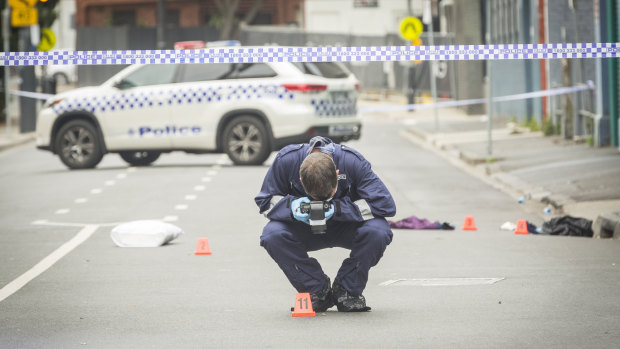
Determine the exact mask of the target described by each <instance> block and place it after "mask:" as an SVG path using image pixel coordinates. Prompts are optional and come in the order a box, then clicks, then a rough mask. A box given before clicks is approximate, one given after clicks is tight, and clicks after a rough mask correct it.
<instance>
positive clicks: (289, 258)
mask: <svg viewBox="0 0 620 349" xmlns="http://www.w3.org/2000/svg"><path fill="white" fill-rule="evenodd" d="M326 145H329V146H330V147H332V146H333V150H334V156H333V159H334V163H335V164H336V169H338V170H339V174H338V190H337V191H336V195H335V196H334V199H333V200H332V203H333V205H334V209H335V213H334V215H333V217H332V218H331V219H329V220H328V221H327V230H326V233H325V234H313V233H312V232H311V230H310V226H309V225H308V224H306V223H303V222H300V221H298V220H296V219H295V218H293V216H292V213H291V208H290V204H291V201H292V200H295V199H296V198H299V197H309V195H308V194H307V193H306V192H305V191H304V188H303V186H302V185H301V180H300V178H299V167H300V166H301V163H302V162H303V160H304V159H305V158H306V156H308V155H309V154H310V153H311V151H312V150H313V149H314V148H315V147H317V146H326ZM255 201H256V204H257V205H258V206H259V208H260V212H261V213H262V214H264V215H265V216H266V217H267V218H269V220H270V222H269V223H267V225H266V226H265V228H264V229H263V233H262V235H261V238H260V243H261V246H263V247H264V248H265V249H266V250H267V252H268V253H269V255H270V256H271V257H272V258H273V259H274V260H275V261H276V263H277V264H278V265H279V266H280V268H281V269H282V271H284V274H285V275H286V276H287V277H288V279H289V281H290V282H291V284H292V285H293V286H294V287H295V289H297V291H298V292H310V293H316V292H318V291H320V289H321V287H322V286H323V283H324V282H325V274H324V273H323V270H322V269H321V266H320V265H319V263H318V262H317V260H316V259H314V258H310V257H309V256H308V251H316V250H320V249H324V248H328V247H342V248H346V249H350V250H351V254H350V256H349V258H347V259H345V260H344V262H343V263H342V266H341V267H340V269H339V271H338V275H336V278H335V281H336V282H339V283H340V284H341V285H342V286H344V287H345V288H346V289H347V290H348V291H349V292H350V293H351V294H352V295H355V296H357V295H361V294H362V291H363V290H364V288H365V287H366V283H367V281H368V271H369V270H370V268H371V267H373V266H375V265H376V264H377V263H378V262H379V259H381V257H382V256H383V252H384V251H385V248H386V247H387V245H389V244H390V242H391V241H392V231H391V230H390V227H389V225H388V223H387V221H386V220H385V217H392V216H394V215H395V214H396V206H395V204H394V200H393V199H392V195H391V194H390V192H389V191H388V189H387V188H386V187H385V185H384V184H383V182H382V181H381V180H380V179H379V177H377V175H376V174H375V173H374V172H373V171H372V169H371V166H370V163H369V162H368V161H367V160H366V159H364V157H363V156H362V155H361V154H360V153H358V152H357V151H355V150H354V149H352V148H349V147H347V146H345V145H339V144H334V143H332V141H331V140H330V139H328V138H324V137H314V138H313V139H312V140H311V141H310V143H309V144H295V145H289V146H287V147H285V148H283V149H282V150H281V151H280V152H279V153H278V154H277V156H276V158H275V160H274V161H273V164H272V165H271V167H270V168H269V171H268V172H267V175H266V176H265V179H264V181H263V186H262V188H261V191H260V193H259V194H258V195H257V196H256V198H255Z"/></svg>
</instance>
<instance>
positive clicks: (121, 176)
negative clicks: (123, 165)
mask: <svg viewBox="0 0 620 349" xmlns="http://www.w3.org/2000/svg"><path fill="white" fill-rule="evenodd" d="M125 177H127V174H126V173H119V174H117V175H116V178H118V179H123V178H125Z"/></svg>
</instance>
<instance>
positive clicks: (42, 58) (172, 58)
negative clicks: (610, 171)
mask: <svg viewBox="0 0 620 349" xmlns="http://www.w3.org/2000/svg"><path fill="white" fill-rule="evenodd" d="M610 57H620V43H563V44H503V45H445V46H358V47H278V46H265V47H228V48H211V49H198V50H125V51H54V52H1V53H0V65H2V66H24V65H76V64H77V65H101V64H171V63H262V62H333V61H337V62H356V61H358V62H359V61H411V60H420V61H430V60H449V61H453V60H510V59H554V58H610Z"/></svg>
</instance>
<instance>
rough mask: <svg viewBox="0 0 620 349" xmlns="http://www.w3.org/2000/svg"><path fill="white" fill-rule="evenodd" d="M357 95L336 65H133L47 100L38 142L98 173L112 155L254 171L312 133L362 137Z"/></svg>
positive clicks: (39, 122)
mask: <svg viewBox="0 0 620 349" xmlns="http://www.w3.org/2000/svg"><path fill="white" fill-rule="evenodd" d="M358 90H359V82H358V80H357V79H356V78H355V76H354V75H353V74H352V73H351V72H349V71H348V70H347V69H346V67H344V66H343V65H341V64H340V63H336V62H320V63H287V62H283V63H218V64H151V65H140V64H136V65H131V66H128V67H127V68H125V69H123V70H122V71H121V72H119V73H118V74H116V75H114V76H113V77H112V78H110V79H109V80H108V81H106V82H104V83H103V84H102V85H100V86H97V87H86V88H79V89H75V90H72V91H67V92H65V93H61V94H58V95H55V96H54V97H52V98H50V99H48V100H47V101H46V102H45V104H44V105H43V108H42V109H41V111H40V112H39V115H38V118H37V127H36V144H37V148H39V149H43V150H48V151H51V152H53V153H55V154H58V156H59V157H60V159H61V160H62V162H63V163H64V164H65V165H66V166H68V167H69V168H71V169H81V168H93V167H95V166H97V164H98V163H99V162H100V161H101V159H102V157H103V155H104V154H107V153H119V154H120V156H121V157H122V158H123V159H124V160H125V161H127V162H128V163H129V164H131V165H135V166H144V165H149V164H151V163H152V162H154V161H155V160H157V158H158V157H159V156H160V154H161V153H165V152H171V151H185V152H188V153H227V154H228V156H229V157H230V159H231V160H232V161H233V162H234V163H235V164H237V165H258V164H262V163H263V162H264V161H265V160H266V159H267V158H268V157H269V155H270V153H271V152H272V151H274V150H278V149H280V148H282V147H283V146H285V145H287V144H290V143H302V142H307V141H308V140H309V139H310V138H312V137H314V136H319V135H322V136H328V137H330V138H332V139H333V140H335V141H337V142H342V141H346V140H349V139H358V138H359V137H360V130H361V122H360V118H359V115H358V113H357V106H356V102H357V96H358Z"/></svg>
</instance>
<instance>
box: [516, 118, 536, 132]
mask: <svg viewBox="0 0 620 349" xmlns="http://www.w3.org/2000/svg"><path fill="white" fill-rule="evenodd" d="M521 127H527V128H529V129H530V131H532V132H536V131H540V126H539V125H538V122H536V118H535V117H533V116H532V117H530V119H529V120H528V119H525V120H523V122H522V123H521Z"/></svg>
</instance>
